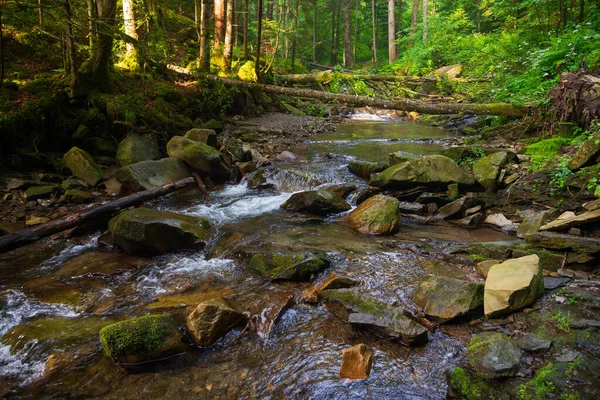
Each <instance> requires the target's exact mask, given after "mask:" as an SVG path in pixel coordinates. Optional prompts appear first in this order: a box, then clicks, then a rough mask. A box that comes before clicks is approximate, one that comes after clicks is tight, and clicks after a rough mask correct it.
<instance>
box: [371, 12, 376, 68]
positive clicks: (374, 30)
mask: <svg viewBox="0 0 600 400" xmlns="http://www.w3.org/2000/svg"><path fill="white" fill-rule="evenodd" d="M371 11H372V14H373V19H372V20H373V46H372V50H373V58H372V61H373V62H374V63H375V65H377V30H376V29H375V22H376V19H377V15H376V13H375V11H376V10H375V0H371Z"/></svg>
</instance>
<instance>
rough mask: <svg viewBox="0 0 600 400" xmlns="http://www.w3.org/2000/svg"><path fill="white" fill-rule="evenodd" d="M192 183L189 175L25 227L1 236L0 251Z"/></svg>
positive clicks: (104, 216) (3, 251) (102, 216)
mask: <svg viewBox="0 0 600 400" xmlns="http://www.w3.org/2000/svg"><path fill="white" fill-rule="evenodd" d="M195 184H196V180H195V179H194V178H192V177H189V178H185V179H181V180H179V181H177V182H173V183H168V184H166V185H163V186H159V187H156V188H153V189H150V190H145V191H143V192H138V193H134V194H132V195H130V196H126V197H122V198H120V199H118V200H115V201H111V202H109V203H106V204H102V205H100V206H98V207H94V208H91V209H88V210H84V211H81V212H79V213H76V214H71V215H67V216H64V217H62V218H57V219H55V220H53V221H50V222H48V223H45V224H42V225H38V226H34V227H32V228H26V229H23V230H20V231H18V232H15V233H12V234H10V235H6V236H2V237H0V254H1V253H5V252H7V251H10V250H13V249H16V248H18V247H21V246H25V245H26V244H29V243H32V242H35V241H37V240H40V239H42V238H45V237H47V236H50V235H53V234H55V233H58V232H62V231H65V230H67V229H71V228H74V227H76V226H78V225H80V224H83V223H85V222H88V221H91V220H94V221H98V220H100V219H107V218H109V217H111V216H112V215H114V214H116V213H117V212H119V211H121V210H123V209H125V208H129V207H132V206H136V205H139V204H142V203H144V202H145V201H148V200H152V199H155V198H157V197H161V196H164V195H167V194H169V193H172V192H174V191H176V190H179V189H183V188H186V187H189V186H192V185H195Z"/></svg>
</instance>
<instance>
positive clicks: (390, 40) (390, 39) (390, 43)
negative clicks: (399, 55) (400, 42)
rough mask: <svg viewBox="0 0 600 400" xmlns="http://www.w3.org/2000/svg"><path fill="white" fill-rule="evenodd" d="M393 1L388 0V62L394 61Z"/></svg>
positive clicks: (394, 22) (394, 28)
mask: <svg viewBox="0 0 600 400" xmlns="http://www.w3.org/2000/svg"><path fill="white" fill-rule="evenodd" d="M395 1H396V0H388V55H389V62H390V64H392V63H393V62H394V61H396V20H395V18H396V10H395V9H394V6H395V4H394V2H395Z"/></svg>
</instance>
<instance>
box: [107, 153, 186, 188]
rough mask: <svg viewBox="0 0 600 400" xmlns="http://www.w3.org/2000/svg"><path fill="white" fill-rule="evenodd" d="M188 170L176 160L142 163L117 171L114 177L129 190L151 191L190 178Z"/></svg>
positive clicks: (165, 159) (181, 162)
mask: <svg viewBox="0 0 600 400" xmlns="http://www.w3.org/2000/svg"><path fill="white" fill-rule="evenodd" d="M191 175H192V174H191V173H190V170H189V169H188V167H187V166H186V165H185V164H184V163H183V161H181V160H179V159H177V158H163V159H161V160H156V161H142V162H139V163H136V164H131V165H128V166H126V167H123V168H121V169H118V170H117V171H116V172H115V174H114V177H115V178H116V179H117V180H119V182H122V183H123V184H124V185H125V186H126V187H127V188H128V189H129V190H132V191H138V190H142V189H146V190H148V189H152V188H155V187H158V186H163V185H166V184H167V183H173V182H177V181H178V180H180V179H184V178H187V177H189V176H191Z"/></svg>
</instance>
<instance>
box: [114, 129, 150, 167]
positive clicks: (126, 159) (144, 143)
mask: <svg viewBox="0 0 600 400" xmlns="http://www.w3.org/2000/svg"><path fill="white" fill-rule="evenodd" d="M159 158H160V152H159V151H158V143H157V142H156V139H154V138H153V137H152V136H151V135H129V136H127V137H126V138H125V139H123V140H121V142H120V143H119V146H118V147H117V162H118V163H119V165H120V166H122V167H125V166H127V165H131V164H136V163H139V162H142V161H148V160H157V159H159Z"/></svg>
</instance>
